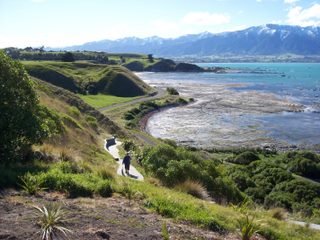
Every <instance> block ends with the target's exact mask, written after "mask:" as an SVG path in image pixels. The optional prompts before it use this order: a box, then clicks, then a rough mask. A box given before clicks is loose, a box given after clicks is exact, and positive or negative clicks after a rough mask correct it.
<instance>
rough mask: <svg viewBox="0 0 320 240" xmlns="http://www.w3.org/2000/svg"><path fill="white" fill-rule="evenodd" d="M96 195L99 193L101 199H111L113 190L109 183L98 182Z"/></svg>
mask: <svg viewBox="0 0 320 240" xmlns="http://www.w3.org/2000/svg"><path fill="white" fill-rule="evenodd" d="M96 193H99V195H100V196H101V197H111V196H112V193H113V189H112V186H111V184H110V182H109V181H107V180H104V181H101V182H99V184H98V186H97V188H96Z"/></svg>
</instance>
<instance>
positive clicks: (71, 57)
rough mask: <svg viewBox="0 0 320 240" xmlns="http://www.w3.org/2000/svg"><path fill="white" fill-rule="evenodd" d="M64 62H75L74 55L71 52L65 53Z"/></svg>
mask: <svg viewBox="0 0 320 240" xmlns="http://www.w3.org/2000/svg"><path fill="white" fill-rule="evenodd" d="M61 61H62V62H74V61H75V59H74V55H73V53H71V52H65V53H64V54H63V55H62V57H61Z"/></svg>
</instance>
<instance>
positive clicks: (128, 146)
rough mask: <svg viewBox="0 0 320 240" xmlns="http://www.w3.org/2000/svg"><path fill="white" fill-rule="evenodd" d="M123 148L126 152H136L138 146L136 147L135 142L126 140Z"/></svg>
mask: <svg viewBox="0 0 320 240" xmlns="http://www.w3.org/2000/svg"><path fill="white" fill-rule="evenodd" d="M122 147H123V149H124V150H125V151H126V152H129V151H134V150H135V149H136V146H135V145H134V143H133V141H131V140H128V139H125V140H124V141H123V143H122Z"/></svg>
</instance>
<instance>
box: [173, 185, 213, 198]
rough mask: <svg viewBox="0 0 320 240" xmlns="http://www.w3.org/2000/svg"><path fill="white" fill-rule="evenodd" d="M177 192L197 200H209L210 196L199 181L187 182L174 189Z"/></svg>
mask: <svg viewBox="0 0 320 240" xmlns="http://www.w3.org/2000/svg"><path fill="white" fill-rule="evenodd" d="M174 189H176V190H177V191H180V192H185V193H188V194H190V195H192V196H194V197H196V198H200V199H207V198H208V197H209V194H208V192H207V190H206V188H205V187H204V186H203V185H202V184H201V183H200V182H197V181H192V180H187V181H185V182H183V183H180V184H178V185H176V186H175V187H174Z"/></svg>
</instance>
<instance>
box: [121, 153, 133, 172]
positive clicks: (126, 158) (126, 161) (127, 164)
mask: <svg viewBox="0 0 320 240" xmlns="http://www.w3.org/2000/svg"><path fill="white" fill-rule="evenodd" d="M130 162H131V157H130V155H129V152H127V153H126V155H125V156H124V158H123V161H122V164H124V168H125V171H126V174H127V175H129V170H130Z"/></svg>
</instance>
